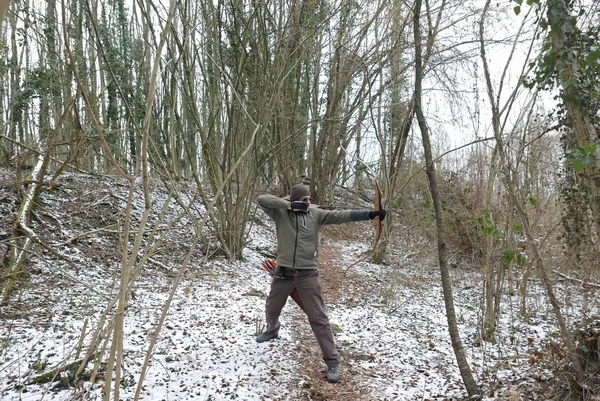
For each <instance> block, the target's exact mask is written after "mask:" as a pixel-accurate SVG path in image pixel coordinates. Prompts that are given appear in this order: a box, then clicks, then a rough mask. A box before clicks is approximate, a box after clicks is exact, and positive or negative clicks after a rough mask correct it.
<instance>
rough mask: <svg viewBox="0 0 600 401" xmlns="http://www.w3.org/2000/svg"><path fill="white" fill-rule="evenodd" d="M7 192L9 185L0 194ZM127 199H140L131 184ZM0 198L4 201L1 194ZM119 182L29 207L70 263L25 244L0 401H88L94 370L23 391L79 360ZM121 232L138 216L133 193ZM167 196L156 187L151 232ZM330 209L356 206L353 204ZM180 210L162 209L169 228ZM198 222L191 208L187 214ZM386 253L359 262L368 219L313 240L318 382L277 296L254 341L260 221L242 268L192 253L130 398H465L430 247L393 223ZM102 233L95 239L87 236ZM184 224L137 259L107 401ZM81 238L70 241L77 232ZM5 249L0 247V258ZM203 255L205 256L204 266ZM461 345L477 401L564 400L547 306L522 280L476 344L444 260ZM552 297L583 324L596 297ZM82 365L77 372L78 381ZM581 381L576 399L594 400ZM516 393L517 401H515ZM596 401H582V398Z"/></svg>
mask: <svg viewBox="0 0 600 401" xmlns="http://www.w3.org/2000/svg"><path fill="white" fill-rule="evenodd" d="M11 185H12V186H11ZM0 191H1V192H0V199H1V201H0V216H1V218H0V234H9V233H10V232H11V231H12V225H13V223H14V217H15V214H16V212H17V208H18V206H19V200H18V196H17V195H16V192H15V189H14V178H11V176H10V173H8V172H3V176H2V179H1V180H0ZM140 191H141V189H140ZM4 195H6V196H4ZM126 197H127V187H126V186H125V185H123V184H122V183H119V182H118V181H115V180H110V179H107V178H94V177H87V176H80V175H64V177H62V178H61V179H60V180H59V185H57V186H56V187H55V188H54V189H53V190H52V191H48V190H44V191H43V192H42V194H41V196H40V198H39V200H38V203H37V205H36V209H35V213H34V215H33V219H32V222H31V227H32V229H33V230H34V231H35V232H36V233H37V235H38V236H39V237H40V239H41V240H42V241H44V242H45V243H46V244H48V245H50V246H51V247H52V248H53V249H54V250H55V251H58V252H60V253H61V254H62V255H63V256H65V257H66V258H68V259H69V260H70V261H71V262H73V264H74V266H75V267H76V269H74V267H73V265H69V264H68V263H66V262H65V260H61V259H60V258H58V257H57V255H56V254H53V253H51V252H50V251H48V250H45V249H41V248H39V247H36V248H34V249H33V252H32V253H31V255H30V257H29V258H28V260H27V263H26V265H25V269H26V272H25V273H24V274H22V275H21V276H20V277H19V280H18V283H17V285H18V287H17V288H16V289H15V291H14V292H13V295H12V297H11V299H10V300H9V302H8V303H6V304H4V305H2V306H0V399H2V400H6V401H9V400H10V401H12V400H100V399H101V398H102V387H103V385H104V380H105V377H104V376H103V368H102V364H103V363H104V362H106V361H104V360H100V361H98V362H99V363H100V365H99V369H98V374H97V375H96V377H95V380H94V381H93V383H92V382H91V381H90V380H89V376H87V377H86V376H84V377H85V379H84V380H82V381H81V382H78V383H67V381H62V382H61V381H58V379H60V378H61V377H65V376H66V375H67V373H66V371H64V372H61V373H59V374H58V375H57V377H56V379H57V380H55V381H52V382H43V383H39V384H34V381H35V378H37V377H39V376H41V375H42V374H43V373H45V372H51V371H54V370H55V369H57V368H60V367H63V366H65V365H68V364H70V363H72V362H75V361H78V360H80V359H81V358H82V357H83V355H84V354H85V352H86V350H87V345H88V344H89V343H90V342H91V336H92V334H93V333H94V332H95V328H96V326H97V325H98V323H99V321H100V317H101V316H102V314H103V313H104V312H105V309H106V307H107V305H108V302H109V299H110V298H111V297H113V296H114V294H115V293H116V286H117V284H118V280H119V272H120V258H121V255H120V252H119V249H120V246H119V233H118V232H117V229H118V223H119V222H121V221H122V214H123V207H124V202H123V200H124V199H126ZM137 199H139V200H140V201H139V204H136V207H135V210H134V216H135V219H134V224H136V221H139V219H140V218H141V214H142V212H143V197H142V196H141V192H139V193H138V196H137ZM166 199H167V192H166V191H165V190H164V189H163V188H162V187H161V186H160V185H158V184H157V185H156V187H155V188H154V189H153V193H152V200H153V201H154V202H155V206H154V209H156V213H155V214H154V215H153V217H152V220H151V221H155V219H156V216H157V215H158V213H159V212H160V210H161V208H162V206H163V205H164V203H165V201H166ZM340 199H344V200H345V201H344V202H341V201H340V205H336V206H341V207H348V208H349V207H351V206H352V207H355V208H370V205H369V204H367V203H364V202H363V201H362V200H360V198H358V197H353V195H352V193H345V194H344V196H342V197H340ZM180 211H181V209H180V207H179V206H177V205H172V206H170V207H169V208H168V214H169V215H170V216H171V218H174V216H176V215H177V213H179V212H180ZM197 212H198V213H199V214H202V213H204V209H203V208H201V207H198V211H197ZM395 221H396V222H397V223H398V224H399V226H398V227H396V229H395V231H394V233H393V234H392V239H391V242H390V244H389V248H388V249H389V254H390V256H389V262H388V264H387V265H385V266H380V265H373V264H370V263H366V262H362V263H359V264H357V265H355V266H352V267H351V268H350V269H347V267H348V266H349V265H351V264H352V263H353V262H354V261H356V260H357V259H359V258H360V257H362V256H364V255H365V253H366V252H368V251H369V249H370V246H371V239H372V237H373V228H372V226H371V225H370V224H369V223H368V222H361V223H351V224H346V225H341V226H333V227H327V228H325V229H324V230H323V231H322V239H321V245H320V247H321V260H320V262H321V264H320V269H321V270H320V271H321V273H320V276H321V280H322V283H323V287H324V296H325V300H326V303H327V307H328V313H329V317H330V320H331V323H332V325H333V327H334V332H335V334H336V342H337V344H338V348H339V351H340V354H341V357H342V364H341V368H342V379H341V381H340V383H338V384H329V383H327V382H326V380H325V364H324V363H323V362H322V360H321V359H320V358H321V357H320V351H319V349H318V346H317V344H316V341H315V339H314V336H313V335H312V333H311V331H310V326H309V325H308V322H307V320H306V318H305V316H304V315H303V314H302V312H301V310H300V309H299V308H298V307H297V306H296V305H294V304H293V302H292V301H290V302H289V303H288V305H286V307H285V309H284V312H283V315H282V330H281V332H280V338H278V339H276V340H274V341H272V342H268V343H262V344H257V343H256V342H255V335H256V334H257V333H258V332H259V331H260V330H261V328H262V327H263V320H264V319H263V316H264V302H265V297H266V294H267V293H268V291H269V277H268V276H267V274H266V273H265V272H264V271H263V270H262V269H261V267H260V263H261V261H262V260H263V259H264V258H265V256H266V255H269V254H272V253H273V252H274V251H275V236H274V235H275V234H274V227H273V225H272V223H271V221H270V220H269V219H268V218H267V216H266V215H264V213H262V212H261V211H257V214H256V218H255V219H254V220H253V223H252V225H251V233H250V236H249V243H248V246H247V247H246V248H245V250H244V252H243V258H242V259H243V260H242V261H227V260H225V259H224V258H222V257H220V256H218V255H214V254H212V253H211V251H212V250H211V249H210V248H206V247H205V246H198V249H197V250H196V251H195V253H194V256H193V259H192V261H191V263H190V265H189V267H188V268H187V269H186V271H185V273H184V276H183V281H182V282H181V284H180V285H179V286H178V288H177V289H176V292H175V296H174V298H173V301H172V303H171V305H170V308H169V312H168V315H167V318H166V321H165V323H164V325H163V327H162V330H161V332H160V336H159V337H158V342H157V344H156V347H155V348H154V352H153V355H152V358H151V361H150V367H149V370H148V372H147V375H146V378H145V380H144V382H143V387H142V388H141V397H140V399H144V400H213V401H216V400H235V399H237V400H458V399H463V398H465V397H466V392H465V390H464V387H463V385H462V381H461V377H460V374H459V371H458V367H457V364H456V359H455V357H454V352H453V350H452V346H451V344H450V339H449V335H448V329H447V323H446V317H445V309H444V300H443V296H442V291H441V284H440V279H439V269H438V267H437V260H436V252H435V249H436V248H435V243H433V242H431V241H427V240H425V239H424V238H425V237H424V236H423V235H421V234H420V233H418V232H412V231H411V230H410V229H406V227H402V224H403V218H402V216H396V217H395ZM99 229H101V230H99ZM191 232H192V228H191V226H190V224H189V221H187V220H186V219H185V218H184V219H182V220H181V221H179V222H178V223H177V225H176V227H175V228H174V229H172V230H169V231H168V233H166V235H165V237H164V240H163V241H162V243H161V246H160V248H158V249H157V250H156V252H155V253H154V254H153V255H152V256H151V258H150V261H149V262H147V263H145V265H144V267H143V270H142V273H141V274H140V276H139V278H138V279H137V281H136V285H135V289H134V291H133V294H132V297H131V299H130V302H129V306H128V308H127V311H126V316H125V336H124V354H125V358H124V363H123V366H122V368H123V379H122V380H121V395H120V398H121V399H122V400H131V399H133V396H134V394H135V391H136V387H137V382H138V381H139V377H140V371H141V369H142V365H143V364H144V359H145V357H146V353H147V349H148V346H149V342H150V338H151V336H152V334H153V333H154V330H155V328H156V325H157V321H158V319H159V317H160V314H161V312H162V310H163V308H164V306H165V303H166V301H167V299H168V297H169V293H170V291H171V289H172V287H173V283H174V281H175V277H176V276H177V275H178V274H179V272H180V268H181V265H182V262H183V260H184V258H185V253H186V251H187V249H188V248H189V247H190V245H191ZM83 234H85V235H83ZM7 249H8V243H7V241H6V238H5V239H3V240H0V254H2V255H3V254H4V253H5V252H6V250H7ZM206 254H210V255H211V257H210V258H206V256H205V255H206ZM451 275H452V280H453V285H454V288H453V289H454V304H455V307H456V312H457V316H458V320H459V328H460V333H461V339H462V342H463V345H464V347H465V350H466V353H467V356H468V358H469V362H470V365H471V369H472V370H473V372H474V374H475V377H476V379H477V381H478V382H479V383H480V384H481V386H482V388H483V390H484V391H485V396H486V398H487V399H511V400H517V399H538V400H542V399H566V398H565V394H567V392H566V391H567V386H568V383H567V380H566V373H567V372H565V371H564V366H565V364H566V362H565V359H564V355H561V351H560V349H558V348H556V347H554V345H553V344H558V343H560V338H559V336H558V331H557V327H556V324H555V320H554V315H553V313H552V310H551V307H550V304H549V302H548V301H547V297H546V295H545V294H544V291H543V290H542V289H541V287H540V286H539V283H538V281H537V279H536V278H535V275H534V276H532V279H531V280H530V282H529V287H528V298H527V305H528V312H529V313H528V315H527V316H526V317H524V316H522V315H521V314H520V302H521V298H520V296H519V295H518V294H519V291H518V290H517V291H516V292H515V294H516V295H513V296H509V294H508V291H505V292H504V296H503V304H502V307H501V310H500V313H501V317H500V323H499V325H498V329H497V331H496V333H495V339H496V341H495V343H487V342H482V341H480V340H479V336H478V323H479V321H480V320H481V307H480V306H481V304H482V299H481V293H482V275H481V272H480V271H479V269H478V268H476V266H473V265H469V264H468V263H459V264H457V265H456V267H454V268H452V271H451ZM556 289H557V296H558V298H559V300H560V301H561V302H562V303H563V305H565V308H564V313H565V315H566V316H567V318H568V319H569V322H568V323H569V324H571V325H573V324H575V323H576V322H578V321H579V320H580V319H582V318H584V317H588V318H590V319H593V318H595V319H596V321H598V318H597V317H598V308H599V302H598V289H594V288H593V287H589V288H586V289H582V288H581V287H580V285H579V284H577V283H576V282H569V281H560V282H557V288H556ZM95 362H96V361H91V362H90V363H89V364H88V366H87V368H86V372H91V371H92V368H93V367H94V363H95ZM598 382H600V376H598V373H595V376H594V375H590V379H589V380H588V381H587V382H586V383H585V385H586V386H588V388H587V390H588V393H587V395H588V397H589V398H588V399H594V398H593V397H597V396H598V395H600V389H598V388H597V383H598ZM519 397H521V398H519ZM596 399H597V398H596Z"/></svg>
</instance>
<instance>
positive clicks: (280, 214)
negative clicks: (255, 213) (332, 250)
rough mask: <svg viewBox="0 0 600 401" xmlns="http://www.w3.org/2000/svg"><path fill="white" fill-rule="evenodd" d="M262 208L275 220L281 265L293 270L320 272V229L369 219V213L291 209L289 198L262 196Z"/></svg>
mask: <svg viewBox="0 0 600 401" xmlns="http://www.w3.org/2000/svg"><path fill="white" fill-rule="evenodd" d="M256 201H257V202H258V205H259V206H260V207H261V208H262V209H263V210H264V211H265V212H266V213H267V215H269V217H271V218H272V219H273V220H274V221H275V227H276V228H277V265H278V266H282V267H286V268H291V269H297V270H300V269H317V260H318V255H319V227H320V226H322V225H324V224H341V223H348V222H351V221H359V220H368V219H369V211H368V210H340V211H330V210H323V209H319V208H318V207H317V206H314V205H311V206H310V208H309V209H308V212H293V211H291V210H288V209H287V207H288V205H289V204H290V201H289V199H287V198H279V197H277V196H274V195H261V196H259V197H258V199H257V200H256Z"/></svg>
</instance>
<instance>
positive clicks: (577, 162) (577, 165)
mask: <svg viewBox="0 0 600 401" xmlns="http://www.w3.org/2000/svg"><path fill="white" fill-rule="evenodd" d="M573 168H574V169H575V171H577V172H578V173H579V172H581V171H582V170H583V169H584V168H585V164H583V162H582V161H581V159H573Z"/></svg>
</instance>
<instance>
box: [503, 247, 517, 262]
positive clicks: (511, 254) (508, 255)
mask: <svg viewBox="0 0 600 401" xmlns="http://www.w3.org/2000/svg"><path fill="white" fill-rule="evenodd" d="M514 258H515V251H513V250H512V249H505V250H504V251H503V252H502V259H504V263H506V264H507V265H508V264H510V262H512V261H513V259H514Z"/></svg>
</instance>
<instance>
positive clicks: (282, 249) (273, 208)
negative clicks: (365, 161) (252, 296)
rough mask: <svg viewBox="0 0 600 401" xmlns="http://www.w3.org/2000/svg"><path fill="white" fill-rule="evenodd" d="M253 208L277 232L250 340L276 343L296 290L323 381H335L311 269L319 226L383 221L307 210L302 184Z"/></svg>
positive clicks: (333, 354) (334, 359)
mask: <svg viewBox="0 0 600 401" xmlns="http://www.w3.org/2000/svg"><path fill="white" fill-rule="evenodd" d="M257 202H258V205H259V206H260V207H261V208H262V209H263V210H264V211H265V212H266V213H267V215H269V217H271V218H272V219H273V220H274V221H275V226H276V228H277V268H278V269H279V270H280V271H279V272H278V276H280V277H281V278H274V279H273V280H272V282H271V292H270V294H269V296H268V298H267V302H266V307H265V310H266V320H267V328H266V331H265V332H264V333H262V334H261V335H259V336H258V337H256V341H258V342H259V343H261V342H265V341H269V340H272V339H274V338H277V337H278V335H279V326H280V324H279V315H280V313H281V309H282V308H283V306H284V305H285V303H286V301H287V298H288V296H289V295H290V294H291V293H292V291H293V290H294V288H296V289H297V290H298V293H299V294H300V298H301V299H302V303H303V304H304V309H305V311H306V315H307V316H308V321H309V322H310V325H311V328H312V330H313V333H314V334H315V337H316V338H317V341H318V343H319V346H320V347H321V351H322V352H323V360H324V361H325V363H326V364H327V381H328V382H330V383H337V382H338V381H339V379H340V369H339V354H338V352H337V350H336V347H335V342H334V340H333V332H332V330H331V326H330V325H329V318H328V317H327V314H326V313H325V304H324V302H323V295H322V292H321V283H320V282H319V273H318V270H317V269H318V267H317V259H318V244H319V227H320V226H322V225H324V224H341V223H348V222H351V221H361V220H368V219H371V220H372V219H374V218H375V217H376V216H379V217H380V219H381V220H383V219H384V218H385V215H386V212H385V210H381V211H379V212H376V211H368V210H344V211H328V210H322V209H319V208H317V207H316V206H314V205H311V199H310V192H309V190H308V188H307V187H306V186H304V185H303V184H296V185H294V186H293V187H292V190H291V193H290V196H289V198H279V197H277V196H274V195H261V196H259V197H258V199H257Z"/></svg>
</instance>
